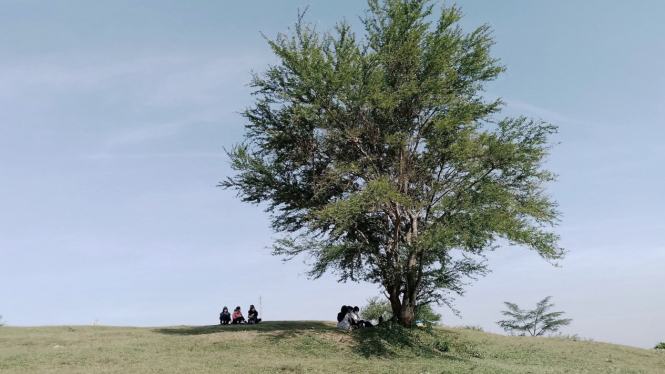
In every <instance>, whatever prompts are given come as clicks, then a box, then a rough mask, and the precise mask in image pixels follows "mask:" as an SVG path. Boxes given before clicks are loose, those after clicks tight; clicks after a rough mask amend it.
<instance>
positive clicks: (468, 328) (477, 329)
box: [462, 326, 485, 332]
mask: <svg viewBox="0 0 665 374" xmlns="http://www.w3.org/2000/svg"><path fill="white" fill-rule="evenodd" d="M462 328H463V329H467V330H473V331H480V332H484V331H485V330H484V329H483V328H482V327H481V326H462Z"/></svg>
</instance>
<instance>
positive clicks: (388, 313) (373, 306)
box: [360, 296, 441, 325]
mask: <svg viewBox="0 0 665 374" xmlns="http://www.w3.org/2000/svg"><path fill="white" fill-rule="evenodd" d="M414 315H415V318H416V320H418V321H421V322H423V323H424V324H426V325H437V324H439V323H440V322H441V315H440V314H438V313H436V312H435V311H434V309H432V306H431V305H430V304H419V305H416V310H415V313H414ZM360 316H361V317H362V318H363V319H364V320H367V321H371V320H374V321H378V320H379V317H383V319H384V320H385V321H387V320H389V319H392V317H393V311H392V308H391V307H390V302H389V301H388V300H386V299H382V298H381V297H380V296H374V297H371V298H369V299H367V305H365V306H364V307H363V308H362V309H361V310H360Z"/></svg>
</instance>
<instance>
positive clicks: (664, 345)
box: [653, 343, 665, 349]
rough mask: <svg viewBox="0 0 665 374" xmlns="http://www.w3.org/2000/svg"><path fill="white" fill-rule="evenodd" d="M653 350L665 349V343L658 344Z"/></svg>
mask: <svg viewBox="0 0 665 374" xmlns="http://www.w3.org/2000/svg"><path fill="white" fill-rule="evenodd" d="M653 349H665V343H658V344H656V346H655V347H653Z"/></svg>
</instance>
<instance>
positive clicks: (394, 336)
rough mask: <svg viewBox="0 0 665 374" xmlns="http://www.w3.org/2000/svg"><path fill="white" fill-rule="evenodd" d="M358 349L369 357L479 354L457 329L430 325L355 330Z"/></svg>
mask: <svg viewBox="0 0 665 374" xmlns="http://www.w3.org/2000/svg"><path fill="white" fill-rule="evenodd" d="M350 334H351V336H352V337H353V340H354V342H355V349H354V350H355V351H356V352H357V353H358V354H360V355H362V356H364V357H366V358H370V357H383V358H390V357H439V358H445V359H450V360H455V361H460V360H461V361H466V360H468V358H469V357H480V354H479V352H478V350H477V348H476V347H475V346H474V345H472V344H469V343H468V342H465V341H462V340H460V339H459V337H458V336H457V334H456V333H454V332H450V331H443V330H440V329H431V328H403V327H401V326H398V325H391V324H387V325H384V326H380V327H376V328H369V329H361V330H356V331H352V332H351V333H350Z"/></svg>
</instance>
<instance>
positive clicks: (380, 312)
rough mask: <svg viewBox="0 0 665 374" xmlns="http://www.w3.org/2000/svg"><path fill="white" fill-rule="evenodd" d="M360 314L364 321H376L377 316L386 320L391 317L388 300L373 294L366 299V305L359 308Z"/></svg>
mask: <svg viewBox="0 0 665 374" xmlns="http://www.w3.org/2000/svg"><path fill="white" fill-rule="evenodd" d="M360 316H361V317H362V319H364V320H366V321H372V320H373V321H378V320H379V317H383V319H384V320H386V321H387V320H389V319H391V318H392V317H393V312H392V309H391V308H390V303H389V302H388V300H386V299H381V298H380V297H379V296H374V297H370V298H369V299H367V305H365V306H364V307H363V308H362V309H361V310H360Z"/></svg>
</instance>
